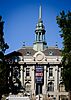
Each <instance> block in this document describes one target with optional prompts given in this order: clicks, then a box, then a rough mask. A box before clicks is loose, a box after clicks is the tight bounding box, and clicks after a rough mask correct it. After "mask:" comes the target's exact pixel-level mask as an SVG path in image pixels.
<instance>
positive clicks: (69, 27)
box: [56, 11, 71, 100]
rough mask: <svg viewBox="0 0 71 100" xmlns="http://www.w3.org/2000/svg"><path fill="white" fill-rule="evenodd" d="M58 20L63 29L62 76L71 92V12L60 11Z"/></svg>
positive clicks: (66, 87)
mask: <svg viewBox="0 0 71 100" xmlns="http://www.w3.org/2000/svg"><path fill="white" fill-rule="evenodd" d="M56 20H57V24H58V26H59V27H60V29H61V30H60V32H61V33H62V34H61V38H62V39H63V49H62V56H63V58H62V66H63V70H62V78H63V82H64V84H65V89H66V90H67V91H70V92H71V12H70V11H68V12H67V13H65V12H64V11H62V12H60V15H59V16H57V17H56ZM70 100H71V98H70Z"/></svg>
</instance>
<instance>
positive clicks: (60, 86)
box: [59, 82, 65, 92]
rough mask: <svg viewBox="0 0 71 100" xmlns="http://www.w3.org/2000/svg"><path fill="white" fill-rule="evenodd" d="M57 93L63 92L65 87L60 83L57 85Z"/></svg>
mask: <svg viewBox="0 0 71 100" xmlns="http://www.w3.org/2000/svg"><path fill="white" fill-rule="evenodd" d="M59 91H60V92H63V91H65V86H64V83H63V82H61V83H60V84H59Z"/></svg>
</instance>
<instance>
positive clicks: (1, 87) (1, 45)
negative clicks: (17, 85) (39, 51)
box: [0, 16, 9, 100]
mask: <svg viewBox="0 0 71 100" xmlns="http://www.w3.org/2000/svg"><path fill="white" fill-rule="evenodd" d="M3 25H4V22H3V21H2V16H0V100H1V95H2V94H3V93H5V92H6V91H7V90H6V62H5V59H4V53H5V51H6V49H8V48H9V46H8V45H7V43H5V41H4V37H3V36H4V32H3Z"/></svg>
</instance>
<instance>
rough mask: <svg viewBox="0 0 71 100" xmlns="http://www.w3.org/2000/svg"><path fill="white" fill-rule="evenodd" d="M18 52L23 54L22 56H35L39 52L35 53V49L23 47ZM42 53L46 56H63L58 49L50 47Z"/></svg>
mask: <svg viewBox="0 0 71 100" xmlns="http://www.w3.org/2000/svg"><path fill="white" fill-rule="evenodd" d="M17 52H19V53H21V54H22V56H28V55H29V56H33V55H34V54H35V53H36V52H37V51H35V50H34V49H33V47H23V48H21V49H19V50H18V51H17ZM42 52H43V53H44V54H45V56H61V50H59V48H56V47H48V48H46V49H45V50H44V51H42Z"/></svg>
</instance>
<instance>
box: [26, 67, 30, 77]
mask: <svg viewBox="0 0 71 100" xmlns="http://www.w3.org/2000/svg"><path fill="white" fill-rule="evenodd" d="M26 76H30V68H26Z"/></svg>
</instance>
